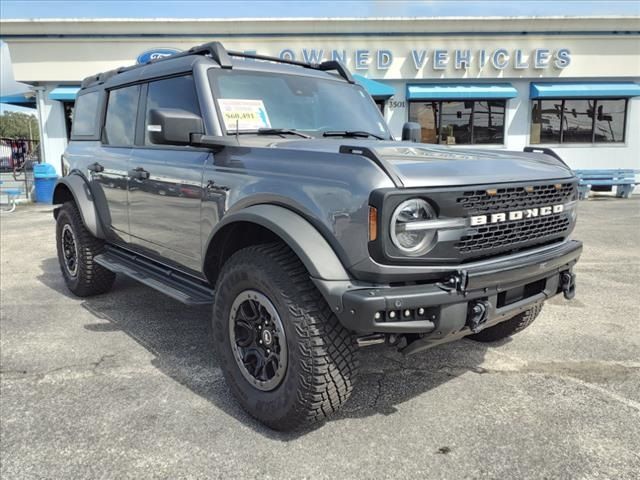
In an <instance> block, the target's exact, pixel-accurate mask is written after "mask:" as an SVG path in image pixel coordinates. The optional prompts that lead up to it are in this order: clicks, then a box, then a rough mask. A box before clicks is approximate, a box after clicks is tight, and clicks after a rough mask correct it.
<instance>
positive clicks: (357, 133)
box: [322, 130, 384, 140]
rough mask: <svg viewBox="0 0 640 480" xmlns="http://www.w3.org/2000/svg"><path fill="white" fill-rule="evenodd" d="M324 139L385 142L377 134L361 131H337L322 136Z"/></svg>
mask: <svg viewBox="0 0 640 480" xmlns="http://www.w3.org/2000/svg"><path fill="white" fill-rule="evenodd" d="M322 136H323V137H365V138H366V137H373V138H377V139H378V140H384V138H383V137H381V136H380V135H376V134H375V133H370V132H365V131H361V130H336V131H330V132H324V133H323V134H322Z"/></svg>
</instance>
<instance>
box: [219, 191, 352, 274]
mask: <svg viewBox="0 0 640 480" xmlns="http://www.w3.org/2000/svg"><path fill="white" fill-rule="evenodd" d="M235 222H250V223H255V224H257V225H260V226H262V227H265V228H267V229H268V230H270V231H272V232H273V233H274V234H275V235H277V236H278V237H280V238H281V239H282V241H283V242H285V243H286V244H287V245H288V246H289V248H291V250H293V251H294V253H295V254H296V255H297V256H298V258H299V259H300V261H301V262H302V263H303V264H304V266H305V267H306V268H307V271H308V272H309V275H310V276H311V277H312V278H314V279H318V280H330V281H349V274H348V273H347V271H346V270H345V268H344V267H343V265H342V262H341V261H340V259H339V258H338V256H337V255H336V253H335V251H334V250H333V248H332V247H331V245H329V242H327V240H326V239H325V238H324V237H323V236H322V235H321V234H320V232H319V231H318V230H317V229H316V228H315V227H314V226H313V225H312V224H311V223H309V222H308V221H307V220H306V219H305V218H303V217H302V216H301V215H299V214H297V213H295V212H293V211H291V210H289V209H287V208H284V207H280V206H278V205H273V204H260V205H252V206H250V207H247V208H244V209H242V210H240V211H237V212H235V213H230V214H228V215H226V216H224V217H223V218H222V220H221V221H220V222H219V223H218V224H217V225H216V227H215V228H214V230H213V232H212V233H211V235H210V237H209V242H208V245H207V249H208V248H209V245H214V244H215V242H216V235H217V234H218V233H219V232H220V231H221V230H222V229H223V228H224V227H226V226H227V225H230V224H232V223H235Z"/></svg>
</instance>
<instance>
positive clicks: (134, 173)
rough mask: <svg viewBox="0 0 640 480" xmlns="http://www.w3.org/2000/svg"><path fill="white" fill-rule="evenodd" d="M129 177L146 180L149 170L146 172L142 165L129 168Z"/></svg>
mask: <svg viewBox="0 0 640 480" xmlns="http://www.w3.org/2000/svg"><path fill="white" fill-rule="evenodd" d="M129 177H130V178H134V179H136V180H146V179H147V178H149V172H147V171H146V170H145V169H144V168H142V167H137V168H134V169H133V170H129Z"/></svg>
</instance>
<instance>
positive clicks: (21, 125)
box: [0, 111, 40, 141]
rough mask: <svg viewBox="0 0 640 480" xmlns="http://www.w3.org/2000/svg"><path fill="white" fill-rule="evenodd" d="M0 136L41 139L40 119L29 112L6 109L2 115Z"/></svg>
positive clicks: (0, 118)
mask: <svg viewBox="0 0 640 480" xmlns="http://www.w3.org/2000/svg"><path fill="white" fill-rule="evenodd" d="M0 137H2V138H27V139H28V138H30V139H32V140H36V141H37V140H40V132H39V130H38V119H37V118H36V116H35V115H31V114H27V113H22V112H10V111H5V112H4V113H3V114H2V115H0Z"/></svg>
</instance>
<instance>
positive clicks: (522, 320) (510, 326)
mask: <svg viewBox="0 0 640 480" xmlns="http://www.w3.org/2000/svg"><path fill="white" fill-rule="evenodd" d="M541 310H542V303H539V304H537V305H535V306H533V307H531V308H530V309H529V310H526V311H524V312H522V313H520V314H518V315H516V316H515V317H513V318H510V319H509V320H505V321H504V322H501V323H498V324H497V325H494V326H493V327H489V328H487V329H485V330H482V331H481V332H478V333H476V334H473V335H469V337H468V338H470V339H471V340H476V341H478V342H496V341H498V340H502V339H503V338H507V337H510V336H511V335H513V334H515V333H518V332H521V331H522V330H524V329H525V328H527V327H528V326H529V325H531V324H532V323H533V321H534V320H535V319H536V317H537V316H538V315H539V314H540V311H541Z"/></svg>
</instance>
